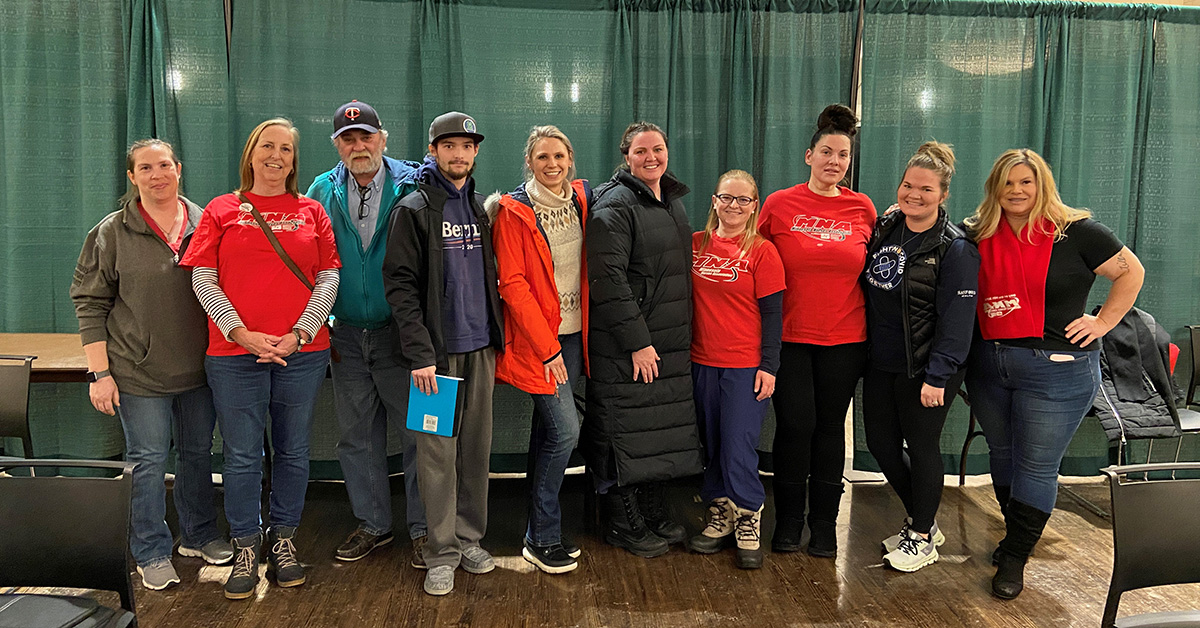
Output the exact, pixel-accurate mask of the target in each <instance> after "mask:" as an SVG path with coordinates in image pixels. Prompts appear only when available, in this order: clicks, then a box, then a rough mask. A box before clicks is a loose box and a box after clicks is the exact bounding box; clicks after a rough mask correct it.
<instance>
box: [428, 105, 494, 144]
mask: <svg viewBox="0 0 1200 628" xmlns="http://www.w3.org/2000/svg"><path fill="white" fill-rule="evenodd" d="M454 136H462V137H469V138H471V139H473V140H475V143H476V144H478V143H480V142H482V141H483V135H481V134H480V133H479V127H478V126H476V124H475V118H472V117H471V116H469V115H467V114H465V113H459V112H457V111H451V112H449V113H443V114H442V115H440V116H438V117H436V118H434V119H433V124H430V125H429V143H430V144H436V143H437V141H438V140H440V139H442V138H443V137H454Z"/></svg>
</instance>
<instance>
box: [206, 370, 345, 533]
mask: <svg viewBox="0 0 1200 628" xmlns="http://www.w3.org/2000/svg"><path fill="white" fill-rule="evenodd" d="M256 359H257V358H256V357H255V356H253V355H234V356H213V355H210V356H208V357H206V358H205V359H204V369H205V370H206V371H208V384H209V386H210V387H212V390H213V402H214V404H215V405H216V408H217V423H218V425H220V427H221V438H222V439H223V440H224V451H225V472H224V478H225V518H226V519H228V520H229V534H230V536H232V537H233V538H235V539H241V538H246V537H248V536H251V535H254V534H257V533H258V532H259V531H260V530H261V527H262V516H261V515H262V505H261V504H262V469H263V432H264V431H265V430H266V427H267V425H268V414H269V416H270V418H269V421H270V423H269V424H270V426H271V446H272V452H273V453H272V456H271V501H270V507H271V518H270V524H271V525H272V526H298V525H300V513H301V512H302V511H303V510H304V493H305V491H306V490H307V489H308V437H309V432H310V430H311V429H312V419H313V406H314V404H315V403H316V401H317V391H319V390H320V389H321V383H322V382H324V381H325V367H326V366H327V365H328V364H329V350H328V349H325V350H323V351H310V352H305V353H294V354H292V355H289V356H288V357H287V358H285V359H286V360H287V363H288V365H287V366H280V365H278V364H259V363H258V362H256V361H255V360H256Z"/></svg>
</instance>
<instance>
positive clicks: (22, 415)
mask: <svg viewBox="0 0 1200 628" xmlns="http://www.w3.org/2000/svg"><path fill="white" fill-rule="evenodd" d="M35 359H37V356H32V355H0V438H3V437H6V436H7V437H12V438H20V439H21V445H22V447H23V448H24V452H22V453H23V455H24V456H25V457H26V458H32V457H33V439H32V438H30V436H29V374H30V372H31V371H32V369H33V366H32V365H33V361H34V360H35Z"/></svg>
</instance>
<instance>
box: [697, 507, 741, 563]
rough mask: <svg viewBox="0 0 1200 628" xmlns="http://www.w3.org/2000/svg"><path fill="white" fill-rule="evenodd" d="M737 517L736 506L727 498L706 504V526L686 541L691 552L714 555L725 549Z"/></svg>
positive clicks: (730, 538)
mask: <svg viewBox="0 0 1200 628" xmlns="http://www.w3.org/2000/svg"><path fill="white" fill-rule="evenodd" d="M735 517H737V505H735V504H734V503H733V502H732V501H731V500H730V499H729V498H728V497H718V498H716V499H714V500H712V501H711V502H709V504H708V525H706V526H704V530H703V531H702V532H700V534H697V535H696V536H693V537H692V538H691V540H689V541H688V547H689V548H690V549H691V550H692V551H693V552H699V553H701V554H714V553H716V552H719V551H721V548H723V547H725V546H726V545H727V544H728V543H729V541H730V540H732V535H733V520H734V518H735Z"/></svg>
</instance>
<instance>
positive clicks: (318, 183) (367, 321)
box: [307, 100, 426, 568]
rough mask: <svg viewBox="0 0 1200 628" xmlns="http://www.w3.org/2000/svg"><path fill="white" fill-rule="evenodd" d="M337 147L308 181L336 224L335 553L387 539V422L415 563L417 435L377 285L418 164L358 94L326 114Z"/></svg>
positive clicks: (421, 511)
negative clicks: (348, 522) (338, 532)
mask: <svg viewBox="0 0 1200 628" xmlns="http://www.w3.org/2000/svg"><path fill="white" fill-rule="evenodd" d="M331 139H332V141H333V146H334V148H336V149H337V152H338V155H339V156H340V157H341V161H340V162H338V164H337V165H336V166H334V167H333V169H332V170H330V171H329V172H325V173H322V174H320V175H317V178H316V180H314V181H313V184H312V186H311V187H309V189H308V194H307V196H309V197H310V198H313V199H315V200H317V201H319V202H320V203H321V205H322V206H324V207H325V211H326V212H327V213H328V214H329V219H330V222H332V224H333V233H334V238H335V239H336V241H337V248H338V255H339V256H340V257H341V259H342V268H341V282H340V283H339V284H338V296H337V302H336V303H335V304H334V306H333V315H334V324H333V329H332V330H331V332H330V341H331V343H332V345H333V347H334V349H336V351H337V352H338V356H339V358H340V359H338V360H335V361H334V362H333V364H332V367H331V368H332V371H333V389H334V400H335V409H336V414H337V419H338V427H339V428H340V431H341V438H340V439H339V440H338V444H337V453H338V460H339V461H340V462H341V465H342V476H343V477H344V478H345V480H346V493H347V494H348V495H349V497H350V507H351V509H352V510H353V511H354V516H355V517H356V518H357V519H358V527H357V529H355V530H354V532H353V533H351V534H350V537H349V538H347V539H346V541H345V542H344V543H342V545H341V546H340V547H338V548H337V550H336V551H335V553H334V556H335V557H336V558H337V559H338V560H344V561H354V560H358V559H360V558H363V557H365V556H366V555H367V554H368V553H369V552H370V551H371V550H373V549H375V548H376V547H379V546H381V545H386V544H388V543H391V542H392V491H391V486H390V483H389V482H388V460H387V453H388V446H387V440H388V423H389V421H391V422H396V423H399V425H400V426H401V430H400V435H401V436H400V439H401V443H402V446H403V449H402V452H403V455H404V487H405V498H406V500H407V518H408V535H409V537H410V538H411V539H412V543H413V559H412V564H413V566H414V567H418V568H422V567H424V563H423V562H421V551H420V548H421V546H422V545H423V544H424V542H425V534H426V533H425V508H424V505H423V504H422V503H421V497H420V491H419V488H418V485H417V453H416V444H415V443H414V441H413V439H412V437H411V435H410V434H409V433H408V432H407V430H404V429H403V425H404V417H405V414H406V409H407V407H408V386H407V385H406V383H407V380H408V378H409V373H408V371H407V370H406V369H404V368H402V367H401V366H400V364H399V363H397V361H396V359H395V355H396V353H397V352H398V351H399V336H398V334H397V330H396V328H395V325H394V324H393V322H392V313H391V308H389V307H388V303H387V299H385V298H384V292H383V275H382V274H381V273H380V270H379V269H380V268H381V267H382V266H383V254H384V247H385V245H386V243H387V226H388V222H389V219H390V217H391V213H392V207H393V205H395V203H396V201H397V200H398V199H400V198H403V197H404V196H406V195H408V194H409V193H411V192H412V191H414V190H416V189H417V183H416V173H417V168H418V167H419V166H420V164H418V163H416V162H411V161H399V160H396V159H392V158H391V157H388V156H386V155H384V154H383V153H384V151H385V150H386V149H387V131H385V130H384V129H383V123H382V122H381V121H380V120H379V114H378V113H376V112H375V109H374V108H373V107H371V105H368V104H367V103H365V102H359V101H357V100H354V101H351V102H348V103H346V104H344V105H342V106H341V107H338V109H337V111H336V112H335V113H334V114H333V135H332V136H331Z"/></svg>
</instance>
